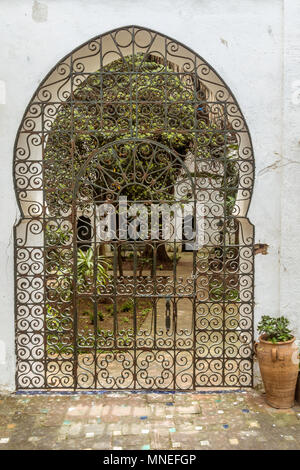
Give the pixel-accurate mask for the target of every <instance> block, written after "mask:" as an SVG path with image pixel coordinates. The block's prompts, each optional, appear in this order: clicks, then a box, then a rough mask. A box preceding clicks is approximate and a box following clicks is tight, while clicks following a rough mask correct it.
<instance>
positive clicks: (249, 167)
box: [14, 26, 254, 390]
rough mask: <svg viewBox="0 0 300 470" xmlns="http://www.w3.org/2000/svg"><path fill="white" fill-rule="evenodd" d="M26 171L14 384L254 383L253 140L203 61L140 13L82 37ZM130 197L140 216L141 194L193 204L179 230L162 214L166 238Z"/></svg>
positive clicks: (36, 110) (22, 138)
mask: <svg viewBox="0 0 300 470" xmlns="http://www.w3.org/2000/svg"><path fill="white" fill-rule="evenodd" d="M14 178H15V188H16V194H17V199H18V203H19V207H20V211H21V219H20V221H19V223H18V225H17V226H16V227H15V286H16V307H15V308H16V317H15V318H16V354H17V375H16V382H17V388H18V389H21V390H25V389H40V390H48V389H54V390H68V389H72V390H73V389H75V390H80V389H89V390H116V389H124V390H125V389H126V390H127V389H128V390H132V389H133V390H140V389H150V390H196V389H198V388H201V387H246V386H251V385H252V365H253V364H252V341H253V239H254V228H253V226H252V224H251V223H250V222H249V220H248V218H247V211H248V207H249V204H250V200H251V194H252V187H253V178H254V159H253V151H252V145H251V139H250V135H249V132H248V128H247V125H246V123H245V120H244V118H243V115H242V113H241V111H240V109H239V107H238V104H237V102H236V100H235V99H234V97H233V95H232V93H231V92H230V90H229V88H228V87H227V86H226V85H225V84H224V82H223V81H222V80H221V78H220V77H219V76H218V75H217V73H216V72H215V71H214V69H213V68H212V67H211V66H210V65H209V64H208V63H207V62H205V61H204V60H203V59H202V58H201V57H200V56H198V55H197V54H195V53H194V52H193V51H191V50H190V49H188V48H186V47H184V46H183V45H181V44H180V43H178V42H176V41H174V40H173V39H170V38H168V37H166V36H163V35H161V34H159V33H157V32H155V31H152V30H147V29H144V28H140V27H137V26H129V27H125V28H120V29H117V30H114V31H111V32H109V33H106V34H104V35H102V36H99V37H96V38H94V39H92V40H90V41H89V42H87V43H86V44H84V45H82V46H80V47H79V48H77V49H75V50H74V51H73V52H72V53H71V54H69V55H68V56H67V57H65V58H64V59H63V60H62V61H60V62H59V63H58V64H57V65H56V66H55V67H54V68H53V69H52V71H51V72H50V73H49V75H48V76H47V77H46V78H45V80H44V81H43V82H42V84H41V85H40V86H39V88H38V90H37V91H36V93H35V95H34V96H33V98H32V100H31V102H30V104H29V106H28V107H27V109H26V112H25V114H24V117H23V120H22V123H21V125H20V128H19V132H18V136H17V139H16V145H15V161H14ZM125 200H126V204H127V209H129V219H128V224H127V225H128V226H131V227H132V228H133V227H136V225H134V224H136V222H135V220H136V214H134V213H130V208H132V207H133V206H134V204H143V207H144V208H146V209H143V210H145V211H146V213H147V217H146V218H147V220H148V221H151V214H150V208H151V207H154V206H155V207H158V206H159V207H162V205H164V204H167V205H169V206H170V205H173V206H174V207H177V208H178V207H183V206H184V205H188V206H189V207H190V208H191V210H190V212H189V213H187V215H186V216H185V217H186V219H184V220H183V230H182V231H181V232H180V236H179V238H178V237H177V238H176V239H175V237H174V233H173V234H171V235H170V236H169V238H168V239H167V241H166V240H165V239H163V237H162V230H163V228H162V222H161V219H159V227H158V237H157V238H153V237H152V235H153V234H152V232H151V227H150V225H151V224H150V223H149V225H146V226H145V227H143V226H142V225H140V226H139V230H144V232H143V233H144V235H145V236H144V237H143V239H135V238H134V237H133V236H132V235H131V232H130V230H129V231H128V232H126V236H124V233H123V232H122V230H121V225H120V224H121V222H120V220H121V219H120V214H121V212H122V211H121V209H120V207H121V205H120V202H121V201H125ZM124 204H125V203H124ZM197 204H201V208H202V219H201V223H202V243H201V246H200V247H198V248H197V249H195V248H193V247H192V241H191V239H190V237H189V236H188V234H187V233H186V232H185V220H186V221H187V225H188V221H189V225H188V226H189V227H192V228H193V227H195V224H197V220H198V219H197V217H198V215H197V212H196V206H197ZM148 208H149V212H147V211H148ZM109 210H115V215H116V225H115V232H114V237H112V238H110V239H107V240H106V239H105V234H103V233H102V232H101V227H102V226H103V224H102V225H101V223H103V219H105V217H106V218H107V217H109V215H108V213H109ZM101 211H102V212H101ZM172 214H173V213H172ZM107 220H108V219H107ZM109 220H113V219H109Z"/></svg>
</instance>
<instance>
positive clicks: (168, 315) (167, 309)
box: [166, 297, 171, 331]
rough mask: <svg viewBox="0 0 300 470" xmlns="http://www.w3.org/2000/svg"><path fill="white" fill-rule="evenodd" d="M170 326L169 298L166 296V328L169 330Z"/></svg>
mask: <svg viewBox="0 0 300 470" xmlns="http://www.w3.org/2000/svg"><path fill="white" fill-rule="evenodd" d="M170 327H171V299H170V297H166V330H167V331H169V329H170Z"/></svg>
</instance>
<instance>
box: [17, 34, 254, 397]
mask: <svg viewBox="0 0 300 470" xmlns="http://www.w3.org/2000/svg"><path fill="white" fill-rule="evenodd" d="M133 45H134V48H135V51H141V52H142V53H144V54H152V55H153V56H155V57H157V58H160V60H161V63H162V65H163V64H165V63H167V62H170V63H172V64H175V66H176V67H177V69H176V71H177V73H179V74H182V76H184V75H186V76H191V75H194V77H195V79H197V80H199V82H200V83H201V84H202V85H203V87H204V88H205V89H206V90H207V98H206V103H207V104H208V103H209V108H210V113H211V115H213V114H214V113H215V109H218V108H219V109H221V108H222V109H223V112H224V114H226V116H227V119H228V122H230V125H231V129H232V130H233V131H234V132H235V134H236V136H237V139H238V143H239V146H238V153H239V155H238V158H239V161H240V166H239V171H240V182H241V181H242V183H241V184H240V185H239V189H238V194H237V197H236V201H235V206H234V209H233V214H234V217H235V219H236V220H237V222H238V224H239V237H240V246H241V250H242V251H243V253H244V255H243V260H244V267H243V272H242V274H241V276H242V277H244V279H247V282H248V285H247V288H246V289H245V299H242V300H241V301H242V302H244V307H245V310H244V318H242V321H241V325H240V326H241V328H242V329H243V324H245V331H247V333H249V334H250V336H251V338H252V335H253V331H252V329H253V275H254V266H253V240H254V228H253V226H252V224H251V223H250V221H249V219H248V217H247V213H248V208H249V205H250V202H251V196H252V190H253V182H254V157H253V148H252V143H251V137H250V133H249V130H248V127H247V124H246V122H245V119H244V117H243V114H242V112H241V111H240V108H239V106H238V104H237V101H236V99H235V98H234V96H233V94H232V92H231V91H230V89H229V87H228V86H227V85H226V84H225V83H224V82H223V80H222V79H221V77H220V76H219V75H218V74H217V72H216V71H215V70H214V69H213V68H212V67H211V66H210V65H209V64H208V63H207V62H206V61H205V60H204V59H202V58H201V57H200V56H199V55H198V54H196V53H195V52H193V51H192V50H191V49H190V48H188V47H186V46H184V45H182V44H181V43H179V42H178V41H175V40H173V39H172V38H169V37H168V36H165V35H162V34H160V33H157V32H155V31H153V30H149V29H146V28H142V27H139V26H127V27H122V28H118V29H115V30H112V31H110V32H108V33H104V34H102V35H100V36H96V37H95V38H92V39H91V40H89V41H87V42H86V43H84V44H83V45H81V46H79V47H77V48H76V49H74V50H73V51H72V52H71V53H70V54H68V55H66V56H65V57H64V58H63V59H62V60H60V61H59V62H58V64H57V65H56V66H55V67H53V69H52V70H51V71H50V72H49V74H48V75H47V76H46V78H45V79H44V80H43V81H42V83H41V84H40V86H39V87H38V89H37V91H36V92H35V93H34V95H33V98H32V100H31V101H30V103H29V105H28V107H27V108H26V111H25V113H24V116H23V119H22V122H21V125H20V127H19V130H18V133H17V137H16V142H15V150H14V183H15V189H16V196H17V201H18V205H19V209H20V220H19V222H18V224H17V225H16V226H15V287H16V306H15V311H16V314H15V325H16V357H17V374H16V383H17V389H27V388H29V389H45V388H49V380H47V377H46V375H47V372H46V371H47V370H48V369H49V365H47V363H46V362H47V360H46V354H45V349H46V348H47V344H46V339H45V280H44V253H45V237H44V227H45V220H44V218H45V214H46V211H47V204H46V200H45V194H44V163H43V161H44V160H43V158H44V151H45V145H46V142H47V136H48V134H49V132H50V131H51V126H52V124H53V121H54V119H55V116H56V113H57V110H58V108H59V106H60V104H61V103H62V102H66V101H67V100H68V99H69V98H70V96H72V93H73V92H74V90H75V89H76V88H77V87H78V86H79V85H80V83H82V80H83V78H82V77H83V76H84V75H85V74H89V73H93V72H95V71H96V70H98V69H99V66H100V67H103V66H106V65H108V64H110V63H111V62H113V61H114V60H115V59H116V58H120V57H125V56H127V55H128V54H130V53H131V51H132V47H133ZM216 119H218V112H217V113H216ZM247 351H248V354H247V361H248V366H247V367H248V376H247V377H246V378H245V379H244V382H243V381H239V380H238V381H237V382H234V381H233V382H232V383H230V380H229V381H228V382H227V383H224V381H223V382H222V384H221V385H222V386H230V385H240V386H242V385H244V386H249V385H252V372H251V371H252V356H251V354H252V344H251V341H250V340H248V343H247ZM239 359H240V362H241V361H242V357H240V358H239ZM69 362H70V361H68V360H66V361H65V364H64V365H62V366H61V370H63V368H64V367H65V370H64V371H63V374H64V376H65V381H64V380H62V381H61V384H60V386H59V387H56V386H53V388H73V383H72V380H71V381H70V380H69V377H70V376H71V375H72V373H70V364H69ZM55 367H56V365H55V364H54V363H53V364H52V365H50V369H49V370H48V373H49V374H50V375H51V374H55ZM51 369H52V370H51ZM53 371H54V372H53ZM242 375H243V374H242ZM198 385H199V386H201V383H199V384H198ZM205 385H207V384H205ZM208 385H209V386H214V384H213V383H209V384H208ZM215 385H216V386H219V384H218V383H216V384H215ZM50 388H51V381H50Z"/></svg>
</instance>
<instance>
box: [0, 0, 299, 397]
mask: <svg viewBox="0 0 300 470" xmlns="http://www.w3.org/2000/svg"><path fill="white" fill-rule="evenodd" d="M129 24H137V25H141V26H145V27H149V28H152V29H155V30H157V31H159V32H161V33H163V34H166V35H169V36H171V37H173V38H174V39H176V40H178V41H180V42H182V43H183V44H185V45H186V46H189V47H191V48H192V49H193V50H194V51H195V52H197V53H199V54H200V55H201V56H203V57H204V58H205V59H206V60H207V61H208V62H209V63H210V64H211V65H212V66H213V67H214V68H215V69H216V70H217V72H219V74H220V75H221V77H222V78H223V79H224V80H225V82H226V83H227V84H228V85H229V86H230V88H231V90H232V91H233V93H234V94H235V96H236V98H237V101H238V103H239V105H240V107H241V109H242V111H243V113H244V115H245V118H246V121H247V123H248V126H249V129H250V132H251V136H252V140H253V146H254V151H255V159H256V183H255V187H254V194H253V199H252V204H251V206H250V210H249V217H250V220H251V222H252V223H253V224H255V227H256V238H255V239H256V242H257V243H259V242H260V243H267V244H268V245H269V253H268V255H266V256H263V255H258V256H257V257H256V260H255V261H256V263H255V302H256V306H255V323H256V324H257V322H258V320H259V318H260V316H261V315H262V314H271V315H278V314H279V313H281V314H285V315H288V316H289V317H290V318H291V320H292V322H293V325H294V326H295V331H296V332H297V334H298V337H300V249H299V247H298V246H299V243H300V235H299V228H300V184H299V182H300V166H299V162H300V159H299V152H300V94H298V91H297V87H298V89H300V60H299V57H300V2H299V0H259V1H258V0H243V1H241V0H109V1H107V0H43V1H41V2H37V1H32V0H13V1H12V0H1V1H0V43H1V48H0V64H1V67H0V103H3V104H0V149H1V150H0V158H1V167H0V168H1V171H0V214H1V219H0V220H1V230H0V256H1V263H0V388H1V389H7V390H13V389H14V369H15V365H14V363H15V359H14V277H13V224H14V222H15V221H16V220H17V219H18V210H17V204H16V200H15V195H14V189H13V178H12V158H13V145H14V139H15V136H16V133H17V128H18V126H19V124H20V121H21V119H22V115H23V112H24V110H25V107H26V105H27V104H28V102H29V100H30V98H31V96H32V94H33V92H34V91H35V89H36V88H37V86H38V84H39V83H40V81H41V80H42V79H43V78H44V76H45V75H46V74H47V73H48V71H49V70H50V69H51V68H52V67H53V65H55V63H56V62H57V61H58V60H60V59H61V58H62V57H63V56H64V55H66V54H67V53H69V52H70V51H71V50H72V49H73V48H74V47H76V46H78V45H80V44H81V43H83V42H84V41H86V40H88V39H89V38H91V37H93V36H96V35H97V34H101V33H103V32H105V31H108V30H111V29H113V28H116V27H119V26H125V25H129ZM4 88H5V90H4Z"/></svg>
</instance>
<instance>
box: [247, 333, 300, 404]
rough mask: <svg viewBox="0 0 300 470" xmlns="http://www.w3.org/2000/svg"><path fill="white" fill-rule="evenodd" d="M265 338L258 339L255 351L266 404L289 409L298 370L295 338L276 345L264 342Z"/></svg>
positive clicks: (293, 395)
mask: <svg viewBox="0 0 300 470" xmlns="http://www.w3.org/2000/svg"><path fill="white" fill-rule="evenodd" d="M266 338H267V335H262V336H260V337H259V343H256V344H255V350H256V355H257V358H258V362H259V368H260V373H261V376H262V379H263V383H264V386H265V391H266V400H267V403H268V404H269V405H270V406H273V407H274V408H291V407H292V406H293V405H294V400H295V390H296V383H297V377H298V370H299V369H298V367H299V365H298V364H299V359H298V351H297V346H296V345H295V343H294V341H295V338H293V339H291V340H290V341H285V342H282V343H276V344H273V343H271V342H270V341H266Z"/></svg>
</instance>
